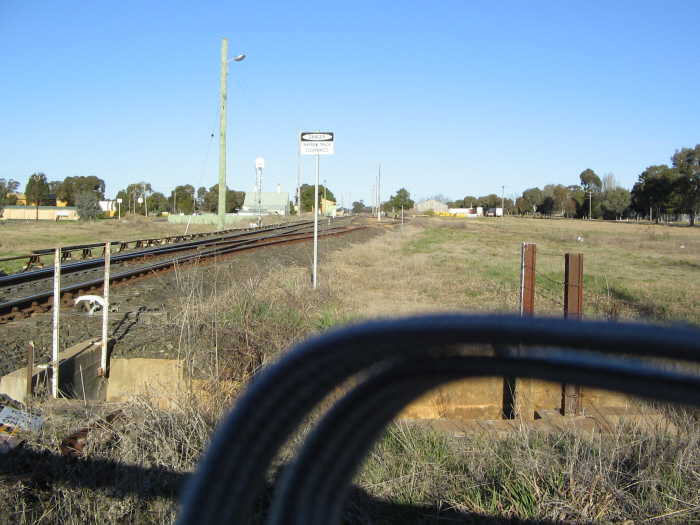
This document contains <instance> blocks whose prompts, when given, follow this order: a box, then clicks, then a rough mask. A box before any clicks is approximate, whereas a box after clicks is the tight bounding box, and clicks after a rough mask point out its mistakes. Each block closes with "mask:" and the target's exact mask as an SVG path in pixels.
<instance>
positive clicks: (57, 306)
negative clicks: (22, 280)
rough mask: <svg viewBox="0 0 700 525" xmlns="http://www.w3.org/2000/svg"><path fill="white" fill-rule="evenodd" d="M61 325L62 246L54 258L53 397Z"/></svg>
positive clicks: (55, 384) (53, 394)
mask: <svg viewBox="0 0 700 525" xmlns="http://www.w3.org/2000/svg"><path fill="white" fill-rule="evenodd" d="M60 325H61V248H56V252H55V254H54V259H53V352H52V355H51V397H53V398H57V397H58V331H59V328H60Z"/></svg>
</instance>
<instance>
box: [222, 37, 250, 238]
mask: <svg viewBox="0 0 700 525" xmlns="http://www.w3.org/2000/svg"><path fill="white" fill-rule="evenodd" d="M244 58H245V55H238V56H237V57H235V58H232V59H231V60H235V61H236V62H240V61H241V60H243V59H244ZM229 62H230V60H229V59H228V38H223V39H222V42H221V112H220V113H221V114H220V117H221V120H220V122H219V213H218V215H219V231H221V230H223V229H224V228H225V227H226V75H227V74H228V63H229Z"/></svg>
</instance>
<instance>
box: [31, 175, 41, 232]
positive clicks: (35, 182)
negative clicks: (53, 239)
mask: <svg viewBox="0 0 700 525" xmlns="http://www.w3.org/2000/svg"><path fill="white" fill-rule="evenodd" d="M43 178H44V175H43V173H35V174H34V175H32V180H33V181H34V185H35V186H36V222H37V224H38V223H39V182H40V181H41V180H42V179H43Z"/></svg>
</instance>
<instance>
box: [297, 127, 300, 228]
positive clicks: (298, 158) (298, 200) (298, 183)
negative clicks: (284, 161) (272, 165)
mask: <svg viewBox="0 0 700 525" xmlns="http://www.w3.org/2000/svg"><path fill="white" fill-rule="evenodd" d="M297 134H298V136H297V219H301V128H299V129H298V130H297Z"/></svg>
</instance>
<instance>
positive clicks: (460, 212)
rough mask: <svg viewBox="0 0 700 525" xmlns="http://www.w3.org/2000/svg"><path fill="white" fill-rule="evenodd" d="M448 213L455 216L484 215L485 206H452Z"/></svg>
mask: <svg viewBox="0 0 700 525" xmlns="http://www.w3.org/2000/svg"><path fill="white" fill-rule="evenodd" d="M447 213H449V214H451V215H454V216H455V217H482V216H483V215H484V208H482V207H481V206H477V207H475V208H450V209H449V210H447Z"/></svg>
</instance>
